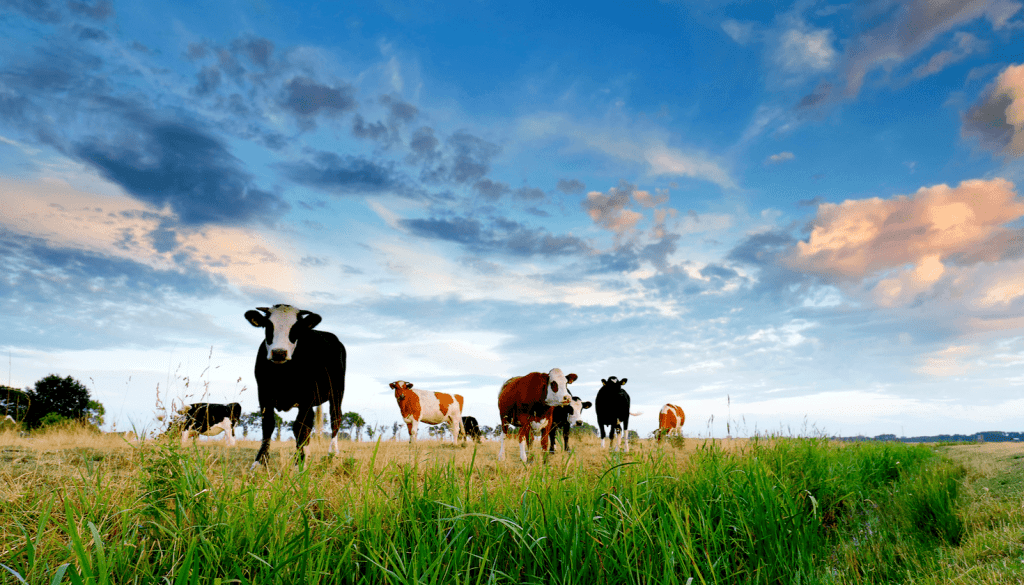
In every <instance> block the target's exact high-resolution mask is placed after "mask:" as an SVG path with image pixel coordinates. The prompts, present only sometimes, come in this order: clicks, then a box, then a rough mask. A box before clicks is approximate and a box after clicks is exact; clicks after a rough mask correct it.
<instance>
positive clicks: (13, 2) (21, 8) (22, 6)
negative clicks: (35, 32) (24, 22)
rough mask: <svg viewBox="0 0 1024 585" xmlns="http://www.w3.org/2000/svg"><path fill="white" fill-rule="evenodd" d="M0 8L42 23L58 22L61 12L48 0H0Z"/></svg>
mask: <svg viewBox="0 0 1024 585" xmlns="http://www.w3.org/2000/svg"><path fill="white" fill-rule="evenodd" d="M0 8H8V9H10V10H14V11H17V12H20V13H22V14H24V15H25V16H27V17H29V18H31V19H32V20H35V21H37V22H41V23H43V24H55V23H57V22H60V20H61V13H60V12H59V11H58V10H57V8H56V7H55V6H54V5H53V4H52V3H51V2H50V1H49V0H0Z"/></svg>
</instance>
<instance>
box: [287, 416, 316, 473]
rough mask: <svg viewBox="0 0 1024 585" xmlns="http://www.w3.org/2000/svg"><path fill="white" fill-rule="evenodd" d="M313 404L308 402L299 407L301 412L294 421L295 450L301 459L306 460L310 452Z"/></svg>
mask: <svg viewBox="0 0 1024 585" xmlns="http://www.w3.org/2000/svg"><path fill="white" fill-rule="evenodd" d="M313 416H314V414H313V406H312V405H309V404H306V405H303V406H300V407H299V414H298V415H296V416H295V422H294V423H292V433H293V434H294V435H295V450H296V456H298V458H299V461H305V460H306V455H308V454H309V451H310V448H309V435H310V431H311V430H312V428H313Z"/></svg>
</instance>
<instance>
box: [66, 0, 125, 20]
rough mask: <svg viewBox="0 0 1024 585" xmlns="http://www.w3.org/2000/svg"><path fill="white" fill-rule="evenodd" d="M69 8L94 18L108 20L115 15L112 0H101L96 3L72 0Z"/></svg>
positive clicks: (76, 12)
mask: <svg viewBox="0 0 1024 585" xmlns="http://www.w3.org/2000/svg"><path fill="white" fill-rule="evenodd" d="M68 9H70V10H71V12H74V13H75V14H80V15H82V16H85V17H87V18H91V19H93V20H106V19H108V18H110V17H111V16H113V15H114V5H113V3H111V2H110V0H99V1H98V2H96V3H95V4H89V3H87V2H79V1H77V0H71V1H70V2H68Z"/></svg>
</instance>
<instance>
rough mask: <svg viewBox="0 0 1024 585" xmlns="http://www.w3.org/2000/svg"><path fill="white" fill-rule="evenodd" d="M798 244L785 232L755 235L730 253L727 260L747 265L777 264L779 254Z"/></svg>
mask: <svg viewBox="0 0 1024 585" xmlns="http://www.w3.org/2000/svg"><path fill="white" fill-rule="evenodd" d="M795 244H796V239H795V238H794V237H793V236H791V235H789V234H787V233H783V232H764V233H760V234H754V235H752V236H749V237H747V239H745V240H743V241H742V242H740V243H739V244H738V245H737V246H736V247H735V248H733V249H732V250H730V251H729V254H728V255H727V256H726V258H727V259H729V260H732V261H734V262H743V263H745V264H753V265H755V266H757V265H764V264H775V263H776V261H777V259H778V256H779V254H781V253H783V252H785V251H787V250H789V249H790V248H792V247H793V246H794V245H795Z"/></svg>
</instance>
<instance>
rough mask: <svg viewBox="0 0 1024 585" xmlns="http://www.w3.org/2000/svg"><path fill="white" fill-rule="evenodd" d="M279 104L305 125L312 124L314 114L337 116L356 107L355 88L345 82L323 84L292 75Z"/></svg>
mask: <svg viewBox="0 0 1024 585" xmlns="http://www.w3.org/2000/svg"><path fill="white" fill-rule="evenodd" d="M284 90H285V91H284V96H283V97H282V98H281V106H282V107H284V108H285V109H287V110H290V111H291V112H292V113H294V114H295V115H296V116H298V117H299V119H300V120H302V123H303V125H304V126H306V127H310V126H312V125H313V120H314V119H315V118H316V116H318V115H320V114H323V115H325V116H338V115H340V114H344V113H347V112H351V111H353V110H355V109H356V100H355V97H354V93H355V89H354V88H353V87H352V86H350V85H347V84H341V85H338V86H330V85H324V84H321V83H317V82H316V81H314V80H312V79H310V78H308V77H301V76H300V77H294V78H292V79H291V80H289V81H288V83H286V84H285V86H284Z"/></svg>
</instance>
